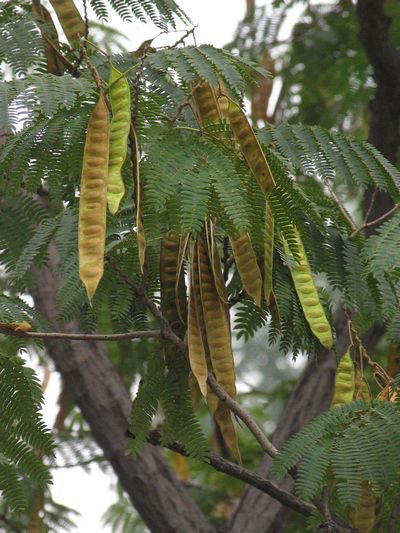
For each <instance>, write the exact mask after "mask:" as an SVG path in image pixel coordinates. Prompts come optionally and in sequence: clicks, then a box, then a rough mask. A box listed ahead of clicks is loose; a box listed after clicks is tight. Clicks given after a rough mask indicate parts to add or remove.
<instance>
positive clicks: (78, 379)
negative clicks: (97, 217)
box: [32, 245, 214, 533]
mask: <svg viewBox="0 0 400 533" xmlns="http://www.w3.org/2000/svg"><path fill="white" fill-rule="evenodd" d="M56 265H57V258H56V253H55V247H54V245H50V249H49V265H48V267H46V268H40V269H38V268H35V269H33V275H34V278H35V283H36V286H35V288H34V289H33V290H32V296H33V298H34V301H35V305H36V308H37V309H38V311H40V312H41V313H42V314H43V315H44V316H45V317H46V318H47V319H48V320H49V322H50V323H51V325H52V327H53V328H54V330H55V331H65V332H67V333H73V332H77V331H78V327H77V324H76V323H75V322H73V323H70V324H68V325H66V326H64V327H62V326H61V325H60V324H58V323H57V321H56V318H55V317H56V316H57V312H58V311H57V304H56V300H55V298H56V294H57V287H58V281H57V279H56V278H55V276H54V272H55V269H56ZM45 344H46V348H47V351H48V353H49V355H50V357H51V358H52V359H53V361H54V363H55V365H56V369H57V370H58V371H59V372H60V373H61V375H62V377H63V379H64V381H65V383H66V385H67V387H68V390H69V391H70V393H71V395H72V396H73V398H74V400H75V401H76V403H77V405H78V406H79V407H80V409H81V412H82V415H83V417H84V418H85V420H86V421H87V423H88V424H89V426H90V429H91V431H92V434H93V437H94V439H95V440H96V441H97V443H98V444H99V446H100V447H101V448H102V449H103V452H104V455H105V457H106V458H107V459H108V460H109V461H110V464H111V466H112V467H113V469H114V471H115V473H116V475H117V476H118V480H119V482H120V483H121V485H122V486H123V488H124V489H125V491H126V492H127V494H128V495H129V497H130V499H131V501H132V503H133V505H134V506H135V508H136V509H137V510H138V512H139V513H140V515H141V516H142V518H143V520H144V521H145V522H146V524H147V525H148V527H149V528H150V529H151V531H153V532H155V533H157V532H159V533H173V532H178V531H182V532H183V531H185V532H186V531H187V532H190V531H196V532H211V531H213V530H214V529H213V528H212V527H211V526H210V525H209V524H208V523H207V521H206V519H205V517H204V515H203V514H202V512H201V511H200V509H199V508H198V507H197V505H196V504H195V503H194V502H193V500H192V499H191V498H190V496H189V494H188V493H187V492H186V490H185V489H184V487H183V486H182V484H181V482H180V481H179V480H178V478H177V477H176V475H175V474H174V472H173V471H172V470H171V469H170V467H169V466H168V464H167V463H166V461H165V459H164V457H163V455H162V453H161V452H160V450H159V449H157V448H155V447H153V446H151V445H147V446H146V449H145V451H144V452H143V453H142V454H141V455H140V456H139V457H138V458H137V459H135V458H134V457H132V456H131V455H126V453H125V448H126V435H125V432H126V429H127V427H128V414H129V411H130V406H131V399H130V396H129V394H128V391H127V390H126V388H125V386H124V384H123V382H122V380H121V378H120V376H119V374H118V372H117V370H116V368H115V366H114V365H113V363H112V362H111V360H110V359H109V357H108V355H107V353H106V350H105V349H104V346H103V345H102V344H101V343H99V342H83V341H60V340H46V341H45Z"/></svg>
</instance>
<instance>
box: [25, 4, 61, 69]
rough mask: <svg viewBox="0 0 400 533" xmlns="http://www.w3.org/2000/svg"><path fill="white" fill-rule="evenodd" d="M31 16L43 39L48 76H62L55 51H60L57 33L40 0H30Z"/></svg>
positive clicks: (58, 56) (58, 58)
mask: <svg viewBox="0 0 400 533" xmlns="http://www.w3.org/2000/svg"><path fill="white" fill-rule="evenodd" d="M32 14H33V17H34V19H35V20H36V22H37V24H38V26H39V28H40V33H41V35H42V37H43V41H44V53H45V55H46V62H47V70H48V72H50V74H55V75H56V76H62V74H63V73H64V64H63V62H62V60H61V56H60V55H59V54H57V50H58V51H60V47H59V42H58V33H57V30H56V27H55V26H54V22H53V19H52V18H51V15H50V13H49V12H48V10H47V9H46V8H45V7H44V6H42V5H41V3H40V0H32Z"/></svg>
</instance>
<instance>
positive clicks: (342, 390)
mask: <svg viewBox="0 0 400 533" xmlns="http://www.w3.org/2000/svg"><path fill="white" fill-rule="evenodd" d="M354 378H355V374H354V364H353V360H352V358H351V356H350V352H349V350H347V352H346V353H345V354H344V356H343V357H342V359H341V360H340V362H339V364H338V367H337V369H336V374H335V390H334V394H333V400H332V404H331V407H339V406H340V405H344V404H345V403H350V402H352V401H353V395H354V391H355V382H354Z"/></svg>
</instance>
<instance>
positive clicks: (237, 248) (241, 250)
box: [230, 233, 262, 306]
mask: <svg viewBox="0 0 400 533" xmlns="http://www.w3.org/2000/svg"><path fill="white" fill-rule="evenodd" d="M230 242H231V246H232V252H233V257H234V258H235V263H236V267H237V269H238V272H239V276H240V279H241V280H242V283H243V287H244V289H245V291H246V292H247V294H248V295H249V296H250V297H251V298H253V300H254V301H255V302H256V304H257V305H258V306H261V294H262V277H261V272H260V269H259V267H258V264H257V257H256V254H255V252H254V250H253V246H252V244H251V240H250V237H249V235H248V234H247V233H242V234H241V235H239V234H237V235H235V236H234V237H230Z"/></svg>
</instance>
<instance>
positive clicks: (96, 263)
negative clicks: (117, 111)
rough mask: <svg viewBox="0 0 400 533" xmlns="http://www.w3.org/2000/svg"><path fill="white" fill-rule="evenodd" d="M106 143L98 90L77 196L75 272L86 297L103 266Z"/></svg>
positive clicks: (105, 119) (104, 114)
mask: <svg viewBox="0 0 400 533" xmlns="http://www.w3.org/2000/svg"><path fill="white" fill-rule="evenodd" d="M108 147H109V114H108V108H107V105H106V102H105V100H104V96H103V94H102V93H100V97H99V100H98V102H97V104H96V106H95V108H94V109H93V111H92V113H91V115H90V118H89V124H88V130H87V134H86V143H85V149H84V153H83V167H82V179H81V194H80V200H79V275H80V278H81V280H82V283H83V284H84V285H85V287H86V291H87V295H88V298H89V301H91V300H92V298H93V295H94V293H95V291H96V288H97V286H98V284H99V282H100V280H101V278H102V276H103V270H104V245H105V235H106V209H107V174H108Z"/></svg>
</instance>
